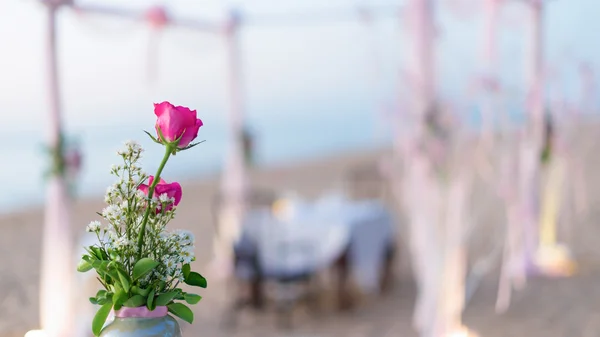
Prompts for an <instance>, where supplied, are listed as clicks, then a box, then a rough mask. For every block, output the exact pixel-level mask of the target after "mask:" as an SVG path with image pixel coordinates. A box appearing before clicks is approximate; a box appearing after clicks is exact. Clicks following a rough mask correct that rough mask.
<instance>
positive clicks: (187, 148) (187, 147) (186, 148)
mask: <svg viewBox="0 0 600 337" xmlns="http://www.w3.org/2000/svg"><path fill="white" fill-rule="evenodd" d="M205 141H206V140H203V141H201V142H197V143H194V144H190V145H188V146H186V147H184V148H183V149H179V151H185V150H189V149H191V148H193V147H194V146H196V145H198V144H202V143H204V142H205Z"/></svg>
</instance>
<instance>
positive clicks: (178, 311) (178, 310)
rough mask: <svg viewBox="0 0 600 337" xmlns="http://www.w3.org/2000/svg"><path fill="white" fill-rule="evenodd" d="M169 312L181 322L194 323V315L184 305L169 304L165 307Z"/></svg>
mask: <svg viewBox="0 0 600 337" xmlns="http://www.w3.org/2000/svg"><path fill="white" fill-rule="evenodd" d="M167 308H168V309H169V312H170V313H172V314H173V315H175V316H177V317H179V318H181V319H182V320H184V321H186V322H188V323H190V324H192V323H193V322H194V313H193V312H192V310H190V308H188V307H187V306H186V305H185V304H181V303H171V304H169V305H167Z"/></svg>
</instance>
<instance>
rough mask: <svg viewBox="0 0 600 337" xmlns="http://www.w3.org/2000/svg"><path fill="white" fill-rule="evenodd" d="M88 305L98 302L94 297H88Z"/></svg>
mask: <svg viewBox="0 0 600 337" xmlns="http://www.w3.org/2000/svg"><path fill="white" fill-rule="evenodd" d="M90 303H92V304H98V300H97V299H96V298H95V297H90Z"/></svg>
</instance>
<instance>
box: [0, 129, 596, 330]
mask: <svg viewBox="0 0 600 337" xmlns="http://www.w3.org/2000/svg"><path fill="white" fill-rule="evenodd" d="M597 130H598V125H597V124H596V125H594V127H591V125H590V126H586V127H582V128H581V132H578V137H581V141H582V142H584V143H587V144H591V143H590V142H594V144H595V143H597V142H596V140H600V136H599V135H598V134H597V133H596V132H595V131H597ZM385 153H387V151H384V150H381V151H375V152H371V153H349V154H343V155H338V156H335V157H329V158H321V159H316V160H312V161H307V162H301V163H296V164H292V163H289V164H287V165H286V166H281V167H272V168H264V169H262V168H261V169H257V170H255V171H254V172H252V181H253V185H255V186H259V187H265V188H272V189H276V190H282V189H290V190H296V191H298V192H300V194H301V195H303V196H307V197H314V196H317V195H319V194H320V193H323V192H325V191H327V190H332V191H335V190H336V189H339V188H341V187H342V179H343V177H344V174H345V173H346V172H347V169H348V168H350V167H354V166H356V165H365V164H369V163H371V164H372V163H374V162H375V160H376V159H377V158H380V157H381V156H382V155H384V154H385ZM598 169H600V160H599V159H598V156H595V155H593V152H592V155H587V156H586V157H585V175H586V182H587V191H588V194H589V198H588V203H589V205H590V206H589V208H590V211H589V212H588V214H586V215H585V216H583V217H581V218H580V219H578V220H577V221H576V223H574V224H572V228H573V231H574V232H573V233H572V236H571V238H570V241H569V243H570V244H571V245H572V247H573V249H574V253H575V255H576V256H577V258H578V260H579V261H580V262H581V266H580V267H581V271H580V274H578V275H577V276H575V277H573V278H570V279H556V280H549V279H532V280H531V281H530V282H529V283H528V284H527V286H526V288H525V289H524V290H523V291H521V292H517V293H515V295H514V296H513V303H512V306H511V307H510V309H509V311H508V312H507V313H506V314H503V315H497V314H495V313H494V304H495V297H496V292H497V279H498V275H497V274H498V273H497V272H496V270H497V268H496V269H494V270H495V271H494V272H492V273H490V274H489V275H488V276H486V277H485V279H484V281H483V283H482V285H481V286H480V288H479V290H478V291H477V292H476V293H475V296H474V298H473V300H472V301H471V303H469V305H468V307H467V309H466V312H465V316H464V317H465V319H464V321H465V324H466V325H467V326H469V327H470V328H472V329H473V330H474V331H476V332H478V333H479V334H480V335H481V336H482V337H508V336H515V337H524V336H530V337H577V336H586V337H587V336H590V337H592V336H598V335H600V244H599V242H598V239H599V238H600V235H599V234H600V231H599V227H598V226H596V223H595V221H594V219H596V218H597V215H598V213H599V212H600V208H595V207H594V206H595V205H596V204H597V201H598V198H599V197H600V193H599V192H598V190H597V189H596V188H595V187H596V186H598V183H599V182H600V175H598V174H596V172H598ZM218 182H219V180H218V179H216V178H212V179H205V180H199V181H189V182H183V183H182V186H183V188H184V198H183V200H182V202H181V204H180V205H179V208H178V213H177V217H176V219H175V220H174V221H173V222H172V223H171V224H170V227H171V228H183V229H188V230H191V231H193V232H194V234H195V236H196V247H197V252H196V254H197V256H198V260H197V262H195V264H196V267H195V269H197V270H199V271H200V272H202V273H203V274H206V276H207V279H208V284H209V287H208V289H206V290H202V291H201V292H199V293H200V294H201V295H202V296H203V300H202V302H201V303H200V304H199V305H196V306H194V307H193V310H194V311H195V314H196V318H195V322H194V324H193V325H192V326H190V325H188V324H187V323H182V327H183V329H184V334H185V335H186V336H213V337H218V336H257V337H258V336H261V337H265V336H319V337H320V336H322V337H328V336H340V337H342V336H344V337H351V336H365V337H377V336H382V337H383V336H407V337H408V336H415V334H414V332H413V330H412V328H411V324H410V322H411V315H412V306H413V302H414V297H415V287H414V285H413V282H412V281H411V276H410V271H409V268H408V261H407V254H406V252H405V244H404V243H403V242H402V241H399V242H400V244H401V246H402V247H401V251H400V259H399V261H398V266H397V269H398V273H397V275H398V277H397V280H396V286H395V288H394V290H393V291H392V292H391V293H390V294H389V295H387V296H386V297H384V298H378V299H377V298H371V299H368V301H366V302H364V303H363V304H362V305H361V306H359V307H358V308H357V309H356V310H355V311H354V312H351V313H335V312H333V311H325V312H323V313H317V314H315V315H311V313H309V312H307V310H305V309H299V310H298V311H297V312H296V315H295V323H294V329H293V330H292V331H289V332H286V331H282V330H279V329H278V328H277V325H276V324H275V320H274V318H273V317H272V315H271V314H258V313H253V312H251V311H250V312H244V313H243V314H242V315H241V319H240V322H239V325H238V327H237V328H236V329H234V330H225V329H223V328H222V327H220V322H221V319H222V315H223V312H224V310H225V309H226V307H227V306H228V305H229V301H230V300H231V298H229V297H228V295H227V292H226V291H225V290H226V288H225V287H226V285H225V283H224V282H211V275H210V273H209V271H208V268H207V267H203V266H206V265H207V264H208V262H209V260H210V259H211V257H212V240H213V235H214V220H213V219H212V215H211V209H210V207H211V206H210V205H211V201H212V198H213V195H214V193H215V192H216V191H217V187H218ZM478 185H480V186H479V187H477V189H476V191H475V197H474V198H473V199H474V200H475V202H476V204H474V205H473V207H475V208H477V209H479V210H484V211H479V212H478V213H483V214H482V215H481V216H478V217H477V218H476V219H475V221H476V222H477V228H476V230H475V233H474V240H472V241H473V243H472V244H471V245H470V249H471V251H472V252H473V253H474V255H480V256H481V255H483V254H486V252H487V251H489V250H490V246H491V245H493V244H494V243H493V239H496V240H498V239H502V238H501V237H499V236H498V235H496V234H494V233H498V232H497V231H496V228H501V226H502V225H503V222H502V221H503V215H502V214H503V213H502V212H503V209H502V207H501V206H500V204H499V203H498V200H497V199H494V198H493V197H492V194H493V193H492V192H490V191H489V188H488V190H486V189H485V188H482V187H481V186H483V185H481V184H478ZM478 195H481V197H478ZM103 206H104V205H103V203H102V202H101V200H100V198H96V199H90V200H79V201H77V202H76V203H75V205H74V207H73V218H72V226H73V228H72V233H71V235H72V237H73V238H74V239H75V238H76V237H80V236H81V235H82V234H84V228H85V226H86V225H87V224H88V223H89V221H90V220H93V219H96V217H97V216H96V215H95V212H96V211H100V210H101V209H102V208H103ZM42 221H43V213H42V210H41V209H31V210H29V211H26V212H20V213H14V214H7V215H1V216H0V336H3V337H22V336H23V335H24V334H25V332H26V331H28V330H30V329H35V328H38V326H37V324H38V298H37V292H38V290H37V286H38V285H37V283H38V277H39V275H38V273H39V271H38V270H39V254H40V243H41V229H42ZM398 226H399V231H398V233H399V238H398V239H399V240H401V238H402V236H403V232H404V230H405V228H402V227H403V226H402V222H401V221H400V222H399V223H398ZM76 262H77V259H76V257H74V259H73V269H75V267H76ZM230 294H231V293H229V295H230ZM88 305H89V304H88Z"/></svg>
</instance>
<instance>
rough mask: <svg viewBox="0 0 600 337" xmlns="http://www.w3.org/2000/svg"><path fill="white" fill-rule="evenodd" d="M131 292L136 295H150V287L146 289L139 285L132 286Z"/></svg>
mask: <svg viewBox="0 0 600 337" xmlns="http://www.w3.org/2000/svg"><path fill="white" fill-rule="evenodd" d="M131 292H132V293H134V294H136V295H142V296H144V297H146V296H148V293H150V290H149V289H144V288H140V287H138V286H133V287H131Z"/></svg>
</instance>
